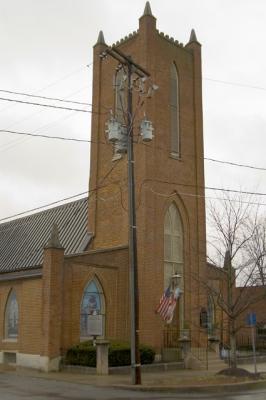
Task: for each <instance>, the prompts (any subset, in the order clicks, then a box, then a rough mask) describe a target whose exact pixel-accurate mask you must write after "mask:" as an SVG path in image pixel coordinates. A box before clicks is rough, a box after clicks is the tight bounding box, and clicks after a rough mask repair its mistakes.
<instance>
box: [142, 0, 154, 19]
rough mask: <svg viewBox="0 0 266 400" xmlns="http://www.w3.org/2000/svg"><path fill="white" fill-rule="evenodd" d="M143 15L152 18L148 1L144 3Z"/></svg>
mask: <svg viewBox="0 0 266 400" xmlns="http://www.w3.org/2000/svg"><path fill="white" fill-rule="evenodd" d="M144 15H150V16H151V17H153V15H152V12H151V5H150V2H149V1H147V2H146V5H145V9H144V13H143V16H144Z"/></svg>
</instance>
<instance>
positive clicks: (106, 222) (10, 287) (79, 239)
mask: <svg viewBox="0 0 266 400" xmlns="http://www.w3.org/2000/svg"><path fill="white" fill-rule="evenodd" d="M113 46H115V47H116V48H117V49H119V50H120V51H122V52H123V53H124V54H126V55H130V56H131V57H132V59H133V60H134V61H135V62H136V63H137V64H138V65H141V66H142V67H143V68H145V70H146V71H148V72H149V74H150V78H148V79H147V80H144V79H143V80H142V79H139V78H138V77H137V76H136V79H135V80H134V82H130V83H129V84H130V85H132V95H133V112H134V123H133V129H134V131H133V135H134V159H135V162H134V170H135V199H136V229H137V253H138V289H139V291H138V297H139V328H140V341H141V343H144V344H149V345H151V346H153V347H154V348H155V350H156V354H157V358H158V359H160V357H161V356H162V354H163V349H164V348H165V347H167V343H166V337H167V335H168V334H169V335H176V338H178V335H180V333H181V332H182V331H183V330H185V329H187V328H188V327H189V328H190V331H191V339H192V342H193V343H194V346H199V345H200V343H198V340H199V329H200V310H201V309H202V308H204V307H207V296H206V294H205V293H204V292H203V290H202V288H201V285H199V282H200V281H204V280H205V279H206V273H207V272H206V271H207V269H206V234H205V202H204V164H203V161H204V160H203V121H202V119H203V118H202V89H201V82H202V77H201V45H200V43H199V42H198V40H197V37H196V34H195V32H194V30H192V32H191V35H190V38H189V40H188V42H187V43H186V44H184V45H183V44H182V43H179V42H178V41H177V40H174V39H173V38H171V37H169V36H168V35H166V34H164V33H162V32H159V31H158V29H157V27H156V18H155V17H154V16H153V14H152V11H151V8H150V5H149V3H148V2H147V3H146V6H145V10H144V13H143V15H142V16H141V17H140V19H139V28H138V30H137V31H135V32H133V33H131V34H129V35H128V36H126V37H125V38H123V39H121V40H120V41H118V42H117V43H115V44H114V45H113ZM106 48H107V45H106V43H105V39H104V35H103V33H102V32H100V34H99V37H98V41H97V43H96V44H95V46H94V62H93V111H94V113H93V116H92V127H91V141H92V143H91V156H90V182H89V196H88V198H84V199H81V200H78V201H75V202H71V203H68V204H64V205H62V206H59V207H56V208H52V209H47V210H45V211H43V212H40V213H36V214H32V215H29V216H26V217H23V218H19V219H15V220H12V221H11V222H7V223H3V224H1V225H0V319H1V321H2V323H1V324H0V362H16V364H17V365H20V366H26V367H27V366H28V367H33V368H38V369H42V370H45V371H48V370H53V369H57V368H58V365H59V362H60V359H61V357H62V355H63V354H64V353H65V351H66V350H67V349H68V348H69V347H70V346H72V345H73V344H76V343H79V342H80V341H82V340H86V339H88V338H91V337H92V336H93V334H95V332H94V330H97V336H98V337H104V338H107V339H110V340H111V339H120V340H127V341H129V339H130V298H129V240H128V185H127V183H128V181H127V179H128V178H127V154H125V153H123V151H119V148H118V147H117V146H116V145H113V144H112V143H110V142H108V140H107V136H106V122H107V121H108V119H109V118H110V115H109V110H112V113H113V115H114V116H115V117H116V118H117V119H119V118H120V119H123V118H124V117H125V115H126V107H127V101H126V96H125V93H126V87H127V85H128V82H127V80H126V78H125V75H124V73H123V68H121V66H120V65H118V61H117V60H115V59H114V58H112V57H108V56H107V57H103V56H102V55H103V53H104V52H105V50H106ZM155 85H156V88H157V86H158V87H159V89H158V90H156V91H154V93H152V95H150V92H149V89H153V88H155ZM151 91H153V90H151ZM144 118H147V119H148V120H149V121H152V124H153V128H154V132H153V134H154V137H153V139H152V141H150V142H143V140H142V138H141V135H140V134H139V126H140V124H141V121H142V120H143V119H144ZM176 274H178V275H179V276H180V278H179V283H178V285H179V287H180V289H181V296H180V297H179V300H178V304H177V307H176V310H175V316H174V319H173V321H172V323H171V324H170V326H166V324H165V323H164V322H163V321H162V319H161V318H160V316H159V315H158V314H156V313H155V309H156V307H157V306H158V303H159V300H160V298H161V296H162V294H163V292H164V290H165V288H166V287H167V286H168V285H169V283H170V282H171V279H172V276H173V275H176ZM203 339H204V338H203ZM204 340H205V339H204ZM176 346H177V347H178V340H176Z"/></svg>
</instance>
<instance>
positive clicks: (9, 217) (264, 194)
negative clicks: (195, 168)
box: [0, 164, 266, 222]
mask: <svg viewBox="0 0 266 400" xmlns="http://www.w3.org/2000/svg"><path fill="white" fill-rule="evenodd" d="M116 165H118V164H116ZM113 169H114V167H113V166H112V168H111V171H108V173H107V174H106V175H105V176H104V177H103V180H105V179H106V178H107V176H108V175H109V174H110V172H112V170H113ZM103 180H102V182H103ZM148 181H152V182H157V183H165V184H169V185H177V186H185V187H197V186H196V185H192V184H191V185H190V184H185V183H177V182H168V181H162V180H159V179H146V180H144V181H143V182H142V185H141V189H140V192H141V191H142V188H143V187H145V183H146V182H148ZM113 184H115V183H114V182H111V183H109V184H108V185H103V186H99V187H96V188H94V189H91V190H89V191H88V190H87V191H85V192H81V193H78V194H76V195H73V196H69V197H65V198H63V199H60V200H56V201H53V202H51V203H48V204H45V205H42V206H39V207H35V208H32V209H30V210H26V211H23V212H21V213H17V214H13V215H10V216H8V217H5V218H2V219H0V222H3V221H5V220H7V219H11V218H15V217H18V216H21V215H25V214H28V213H30V212H34V211H37V210H40V209H42V208H45V207H50V206H53V205H55V204H58V203H61V202H63V201H67V200H71V199H74V198H76V197H79V196H83V195H85V194H88V193H93V192H96V191H97V190H99V189H102V188H104V187H106V186H109V185H113ZM199 188H200V189H205V190H213V191H218V192H226V193H235V194H236V193H238V194H240V195H244V194H245V195H254V196H255V195H256V196H266V193H261V192H249V191H243V190H237V189H223V188H219V187H211V186H199ZM148 189H149V190H151V191H152V192H154V193H155V194H158V195H160V196H163V197H167V198H168V197H172V196H174V195H175V193H178V194H180V195H183V196H190V197H195V198H204V199H213V200H225V201H227V200H228V201H229V199H226V198H225V199H221V198H219V197H208V196H205V194H203V195H201V194H194V193H183V192H179V191H178V192H177V191H176V190H174V191H173V193H171V194H165V193H160V192H158V191H156V190H154V189H153V188H150V187H148ZM99 199H102V198H100V197H99ZM102 200H104V199H102ZM232 201H237V200H234V199H232ZM243 202H244V203H249V204H251V205H261V206H266V203H258V202H252V201H251V202H246V201H243ZM139 206H140V203H139V205H138V207H139Z"/></svg>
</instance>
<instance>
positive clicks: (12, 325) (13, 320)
mask: <svg viewBox="0 0 266 400" xmlns="http://www.w3.org/2000/svg"><path fill="white" fill-rule="evenodd" d="M18 321H19V309H18V301H17V295H16V292H15V290H14V289H13V290H11V292H10V294H9V296H8V299H7V303H6V309H5V337H6V338H8V339H16V338H17V337H18Z"/></svg>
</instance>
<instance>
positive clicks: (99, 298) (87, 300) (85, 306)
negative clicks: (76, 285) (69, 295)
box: [80, 280, 105, 337]
mask: <svg viewBox="0 0 266 400" xmlns="http://www.w3.org/2000/svg"><path fill="white" fill-rule="evenodd" d="M80 311H81V312H80V335H81V337H88V336H91V335H90V331H91V329H90V326H89V325H90V323H94V324H95V323H97V317H96V316H99V317H98V323H99V321H100V323H102V325H104V314H105V310H104V296H103V291H102V288H101V286H100V284H99V282H98V281H96V280H93V281H90V282H89V283H88V285H87V286H86V288H85V290H84V293H83V298H82V302H81V310H80ZM92 316H95V317H92ZM93 321H94V322H93ZM103 328H104V327H103V326H102V331H103Z"/></svg>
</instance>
